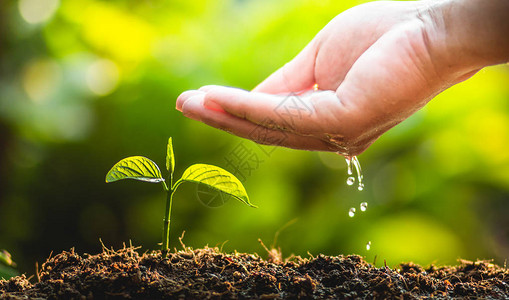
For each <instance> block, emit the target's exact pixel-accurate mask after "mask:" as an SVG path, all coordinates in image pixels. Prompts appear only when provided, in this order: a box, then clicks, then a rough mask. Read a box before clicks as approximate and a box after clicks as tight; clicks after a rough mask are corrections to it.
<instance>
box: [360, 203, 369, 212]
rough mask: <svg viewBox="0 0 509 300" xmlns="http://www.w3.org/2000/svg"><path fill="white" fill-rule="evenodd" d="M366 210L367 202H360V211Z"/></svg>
mask: <svg viewBox="0 0 509 300" xmlns="http://www.w3.org/2000/svg"><path fill="white" fill-rule="evenodd" d="M366 209H368V202H362V203H361V211H366Z"/></svg>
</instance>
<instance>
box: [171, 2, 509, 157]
mask: <svg viewBox="0 0 509 300" xmlns="http://www.w3.org/2000/svg"><path fill="white" fill-rule="evenodd" d="M507 61H509V1H508V0H490V1H486V0H446V1H406V2H397V1H387V2H382V1H380V2H371V3H366V4H362V5H359V6H356V7H353V8H351V9H349V10H347V11H345V12H343V13H341V14H339V15H338V16H337V17H335V18H334V19H333V20H332V21H331V22H330V23H329V24H327V26H325V27H324V28H323V29H322V30H321V31H320V32H319V33H318V34H317V35H316V36H315V38H314V39H313V40H312V41H311V42H310V43H309V44H308V45H307V46H306V47H305V48H304V49H303V50H302V51H301V52H300V53H299V54H298V55H297V56H296V57H295V58H294V59H293V60H291V61H290V62H288V63H287V64H285V65H284V66H283V67H282V68H280V69H279V70H277V71H276V72H274V73H273V74H272V75H270V76H269V77H268V78H267V79H265V80H264V81H263V82H261V83H260V84H259V85H258V86H257V87H255V88H254V89H253V90H252V91H245V90H241V89H236V88H231V87H223V86H204V87H201V88H200V89H198V90H191V91H186V92H184V93H182V94H181V95H180V96H179V97H178V99H177V103H176V108H177V109H178V110H179V111H181V112H182V113H183V114H184V115H185V116H186V117H189V118H191V119H194V120H198V121H201V122H203V123H205V124H207V125H210V126H213V127H216V128H219V129H222V130H225V131H228V132H230V133H232V134H235V135H237V136H240V137H243V138H249V139H252V140H254V141H255V142H258V143H261V144H276V145H279V146H285V147H289V148H295V149H305V150H318V151H334V152H339V153H340V154H343V155H345V156H353V155H358V154H360V153H362V152H363V151H364V150H366V149H367V148H368V147H369V146H370V145H371V144H372V143H373V142H374V141H375V140H376V139H377V138H378V137H380V135H382V134H383V133H385V132H386V131H387V130H389V129H390V128H392V127H394V126H395V125H397V124H398V123H400V122H401V121H403V120H404V119H406V118H408V117H409V116H410V115H412V114H413V113H415V112H416V111H418V110H419V109H420V108H422V107H423V106H425V105H426V104H427V103H428V102H429V101H430V100H431V99H432V98H433V97H435V96H436V95H437V94H439V93H440V92H442V91H444V90H445V89H447V88H449V87H451V86H452V85H454V84H456V83H459V82H461V81H463V80H466V79H468V78H469V77H470V76H472V75H473V74H475V73H476V72H477V71H479V70H480V69H481V68H483V67H485V66H489V65H493V64H499V63H505V62H507ZM315 84H316V85H317V86H318V91H316V92H313V86H314V85H315ZM315 87H316V86H315ZM290 93H293V94H296V95H298V100H297V102H298V104H299V107H300V108H302V109H303V110H302V111H301V112H300V114H297V113H299V111H297V110H294V108H292V106H291V103H292V102H289V101H285V100H287V97H288V95H289V94H290ZM294 99H295V98H294ZM285 109H289V110H285ZM292 109H293V110H292ZM285 112H286V113H288V112H291V113H293V114H294V115H293V116H289V115H288V114H285ZM260 129H263V130H264V132H265V134H253V132H255V131H256V130H260ZM282 134H284V135H283V136H284V139H276V141H275V139H274V138H271V137H275V136H281V135H282Z"/></svg>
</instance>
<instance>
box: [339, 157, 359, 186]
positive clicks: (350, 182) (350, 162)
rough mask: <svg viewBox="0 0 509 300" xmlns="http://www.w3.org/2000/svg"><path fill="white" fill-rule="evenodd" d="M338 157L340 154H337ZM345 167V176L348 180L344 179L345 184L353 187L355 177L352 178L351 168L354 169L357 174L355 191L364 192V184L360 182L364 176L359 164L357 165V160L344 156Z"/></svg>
mask: <svg viewBox="0 0 509 300" xmlns="http://www.w3.org/2000/svg"><path fill="white" fill-rule="evenodd" d="M338 154H339V155H341V153H339V152H338ZM345 161H346V166H347V169H346V170H347V174H348V178H347V179H346V184H348V185H353V184H354V183H355V181H356V179H355V177H353V176H352V175H353V168H354V167H355V171H356V172H357V183H358V185H357V189H358V190H359V191H362V190H364V183H363V182H362V180H363V178H364V176H363V175H362V169H361V164H360V163H359V159H358V158H357V156H346V157H345Z"/></svg>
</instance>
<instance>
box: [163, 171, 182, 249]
mask: <svg viewBox="0 0 509 300" xmlns="http://www.w3.org/2000/svg"><path fill="white" fill-rule="evenodd" d="M181 183H182V181H181V180H179V181H177V182H176V183H175V185H173V186H171V185H170V189H169V190H168V192H167V193H166V209H165V211H164V220H163V243H162V246H161V251H162V252H163V257H166V256H167V255H168V246H169V244H170V216H171V205H172V204H173V194H174V193H175V191H176V190H177V187H178V186H179V185H180V184H181Z"/></svg>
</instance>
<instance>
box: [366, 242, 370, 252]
mask: <svg viewBox="0 0 509 300" xmlns="http://www.w3.org/2000/svg"><path fill="white" fill-rule="evenodd" d="M369 249H371V241H369V242H367V244H366V250H368V251H369Z"/></svg>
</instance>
